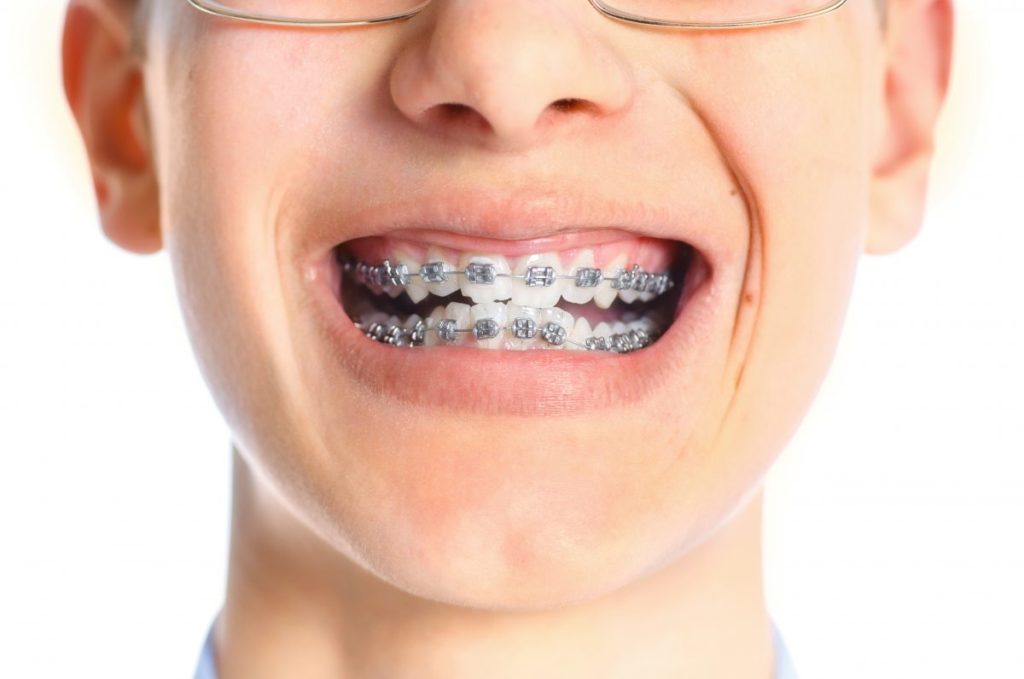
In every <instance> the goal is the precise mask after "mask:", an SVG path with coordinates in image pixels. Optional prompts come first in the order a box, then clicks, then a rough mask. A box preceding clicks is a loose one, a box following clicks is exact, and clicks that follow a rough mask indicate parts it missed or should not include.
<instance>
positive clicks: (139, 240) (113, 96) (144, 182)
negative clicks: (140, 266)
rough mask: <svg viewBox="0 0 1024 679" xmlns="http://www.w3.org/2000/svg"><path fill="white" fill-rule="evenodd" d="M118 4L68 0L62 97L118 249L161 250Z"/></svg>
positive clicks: (135, 62)
mask: <svg viewBox="0 0 1024 679" xmlns="http://www.w3.org/2000/svg"><path fill="white" fill-rule="evenodd" d="M125 5H126V3H120V2H112V1H111V0H71V2H70V3H69V5H68V10H67V15H66V16H65V20H64V40H63V45H62V48H63V68H64V92H65V95H66V96H67V99H68V103H69V104H70V105H71V111H72V113H73V114H74V116H75V120H76V121H77V123H78V127H79V129H80V130H81V133H82V138H83V139H84V141H85V147H86V151H87V153H88V155H89V165H90V168H91V170H92V177H93V184H94V186H95V190H96V198H97V202H98V204H99V211H100V220H101V222H102V224H103V231H104V233H106V235H107V237H108V238H110V240H112V241H113V242H115V243H117V244H118V245H120V246H121V247H123V248H125V249H126V250H130V251H132V252H138V253H150V252H155V251H157V250H159V249H160V248H161V246H162V242H161V234H160V208H159V191H158V188H157V182H156V173H155V170H154V165H153V155H152V153H151V151H150V140H149V133H148V127H147V119H146V111H145V101H144V95H143V88H142V78H143V69H142V66H143V64H142V58H141V56H140V54H139V53H138V51H137V50H136V49H135V46H134V44H133V40H132V35H133V34H132V19H131V16H130V11H129V10H128V9H127V8H126V6H125Z"/></svg>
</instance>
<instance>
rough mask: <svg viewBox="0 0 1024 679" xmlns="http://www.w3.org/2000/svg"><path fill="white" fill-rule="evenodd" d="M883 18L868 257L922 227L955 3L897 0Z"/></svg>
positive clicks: (899, 245) (885, 250)
mask: <svg viewBox="0 0 1024 679" xmlns="http://www.w3.org/2000/svg"><path fill="white" fill-rule="evenodd" d="M888 12H889V16H888V19H887V22H886V23H887V28H886V35H885V43H886V51H887V56H886V67H885V79H886V80H885V88H884V95H883V99H884V100H883V102H882V106H881V109H882V114H881V115H882V117H883V121H882V125H881V127H882V133H881V134H880V140H879V142H878V146H877V149H876V153H875V159H874V168H873V176H872V182H871V224H870V225H869V228H868V233H867V241H866V243H865V250H866V251H867V252H869V253H873V254H882V253H888V252H893V251H895V250H898V249H900V248H902V247H903V246H904V245H906V244H907V243H909V242H910V241H911V240H913V238H914V236H915V235H916V234H917V233H918V231H919V230H920V228H921V223H922V220H923V217H924V208H925V200H926V197H927V187H928V171H929V168H930V166H931V161H932V156H933V151H934V138H935V125H936V123H937V121H938V116H939V113H940V111H941V109H942V103H943V101H944V100H945V95H946V89H947V87H948V84H949V74H950V64H951V60H952V51H953V7H952V0H896V1H894V2H890V3H889V7H888Z"/></svg>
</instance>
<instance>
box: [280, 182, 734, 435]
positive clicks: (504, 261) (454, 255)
mask: <svg viewBox="0 0 1024 679" xmlns="http://www.w3.org/2000/svg"><path fill="white" fill-rule="evenodd" d="M698 208H700V206H699V204H695V203H686V204H684V205H682V206H681V207H675V208H674V209H673V210H668V209H664V208H657V207H655V206H652V205H642V204H637V203H632V204H630V203H626V204H623V203H614V202H610V201H606V200H601V199H596V198H594V197H593V196H589V197H583V196H576V195H575V194H572V193H569V192H560V193H559V194H558V197H557V199H555V200H551V199H545V195H544V194H526V193H520V194H517V195H515V196H505V195H494V192H491V193H489V194H453V195H445V196H437V197H434V198H432V199H431V200H422V199H421V200H416V199H412V198H410V199H408V200H404V201H392V202H384V203H380V204H378V205H374V206H372V207H369V208H366V209H364V210H361V211H358V212H352V213H348V214H344V215H338V216H334V215H329V216H328V217H327V218H325V219H320V220H315V221H316V222H317V226H316V227H315V228H307V229H304V230H303V231H302V239H301V240H300V241H298V243H299V246H300V251H305V252H306V253H308V254H306V255H304V256H303V261H304V262H305V263H303V264H300V270H301V271H304V272H305V273H304V274H303V275H302V277H301V279H298V280H299V282H300V283H301V284H302V288H303V289H304V290H305V295H304V297H305V299H304V301H303V302H301V303H300V305H299V306H298V308H299V309H301V310H303V312H307V311H308V312H310V313H311V314H312V317H313V319H314V326H313V327H315V328H317V335H318V337H319V340H318V341H322V342H324V347H325V349H326V353H325V354H322V355H323V356H325V357H326V358H327V359H328V360H327V361H326V362H324V361H312V360H310V362H309V364H308V370H309V372H308V375H309V376H310V379H315V380H329V382H328V383H329V384H335V385H337V384H347V385H349V387H357V388H358V389H359V390H360V391H361V392H362V393H363V394H364V396H365V397H366V398H386V399H388V400H393V401H397V402H402V403H404V404H407V405H412V406H417V407H424V408H429V409H430V410H432V411H434V410H439V409H440V410H452V411H453V412H458V413H461V414H463V415H467V414H469V413H478V414H482V413H488V414H502V415H511V416H535V415H540V414H546V415H558V414H569V413H580V412H583V411H586V410H592V409H603V408H609V407H611V408H615V407H618V406H621V405H622V404H627V403H632V404H639V403H648V404H650V405H651V407H660V406H659V405H658V404H659V403H660V402H661V397H662V396H663V395H664V394H665V389H666V388H668V387H669V385H679V384H688V385H690V388H689V389H687V390H686V392H685V394H680V393H678V386H675V387H672V388H673V389H675V390H676V391H675V392H674V393H673V396H672V398H673V399H674V406H673V407H677V406H680V405H681V403H683V402H686V404H688V405H687V412H688V414H687V416H686V417H687V418H689V417H691V416H692V417H697V416H698V413H699V412H700V411H701V409H702V407H703V403H704V402H703V400H702V399H704V398H706V397H707V393H709V392H708V391H707V389H711V388H712V387H711V386H710V385H712V384H715V383H716V380H717V379H719V377H720V375H721V372H722V370H724V361H725V360H726V356H727V354H728V351H729V346H730V338H731V333H732V329H733V319H734V313H735V309H736V305H735V303H736V295H737V291H736V289H735V288H736V285H738V283H737V281H741V280H742V268H743V265H744V262H745V259H744V258H743V256H742V254H743V251H742V250H741V247H742V244H743V243H742V240H740V239H739V238H737V236H736V233H737V229H736V228H735V227H734V226H733V225H729V226H719V227H712V226H710V225H709V224H710V223H712V220H711V219H710V217H712V216H713V215H710V214H708V213H707V211H706V210H705V208H700V209H698ZM325 366H331V367H329V368H328V369H327V370H326V371H325ZM335 369H337V372H335ZM698 385H702V386H700V387H698ZM705 386H706V387H707V389H705ZM684 419H686V418H684Z"/></svg>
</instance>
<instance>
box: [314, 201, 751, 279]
mask: <svg viewBox="0 0 1024 679" xmlns="http://www.w3.org/2000/svg"><path fill="white" fill-rule="evenodd" d="M304 221H305V223H306V224H312V225H313V226H312V227H310V228H306V227H305V226H304V227H303V228H304V231H303V233H301V234H299V236H298V252H299V253H300V257H301V261H302V262H303V264H304V266H307V267H308V266H314V265H316V264H317V263H318V262H320V261H321V260H323V259H325V258H327V257H329V255H330V252H331V251H332V250H333V249H334V248H335V247H336V246H337V245H339V244H340V243H342V242H346V241H350V240H354V239H356V238H362V237H366V236H384V235H398V236H401V237H404V238H407V239H412V240H417V239H418V240H430V241H432V242H436V244H438V245H442V246H448V247H451V248H453V249H456V250H462V251H472V252H492V253H508V254H517V253H523V252H544V251H548V250H563V249H569V248H572V247H587V246H591V245H597V244H600V243H604V242H609V241H613V240H617V239H621V238H623V237H631V238H635V237H638V236H640V237H644V236H646V237H650V238H661V239H667V240H677V241H678V240H681V241H685V242H687V243H688V244H690V245H691V246H693V247H694V248H695V249H696V250H697V251H698V252H699V253H700V254H701V256H702V257H704V259H705V260H707V261H708V263H709V264H710V266H711V268H712V270H718V269H719V267H720V266H721V265H724V264H728V263H730V262H732V261H734V260H735V258H736V256H738V254H739V253H737V252H736V251H735V249H734V243H732V242H731V239H730V237H729V234H728V233H727V232H726V231H724V230H722V229H719V228H716V226H715V225H714V224H713V223H708V216H707V214H706V211H704V210H702V209H701V206H700V205H696V204H687V205H674V206H673V208H672V209H671V210H669V209H667V208H660V207H656V206H653V205H651V204H649V203H643V202H638V201H625V200H621V201H617V200H611V199H608V198H596V197H594V196H587V195H584V194H579V193H574V192H569V191H553V190H551V191H545V192H534V191H530V192H526V191H498V190H492V191H489V192H487V193H470V192H447V193H445V194H443V195H438V194H430V193H426V194H421V195H420V196H418V197H417V196H415V195H413V196H409V197H406V198H403V199H401V200H395V201H393V202H386V203H383V204H379V205H376V206H371V207H367V208H364V209H362V210H358V211H355V212H350V213H345V212H344V211H339V210H332V209H330V208H327V209H325V210H324V211H323V212H322V213H320V214H313V215H310V217H309V218H308V219H307V220H304Z"/></svg>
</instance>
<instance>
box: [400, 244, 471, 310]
mask: <svg viewBox="0 0 1024 679" xmlns="http://www.w3.org/2000/svg"><path fill="white" fill-rule="evenodd" d="M438 262H439V263H440V264H441V265H442V266H443V270H444V271H456V270H457V269H456V267H455V263H454V262H452V260H451V257H449V256H448V254H447V253H445V252H444V251H443V250H441V248H438V247H434V246H432V247H431V248H430V249H429V250H427V261H426V262H424V266H429V265H430V264H436V263H438ZM413 278H421V277H420V276H413ZM443 278H445V280H438V281H432V282H427V283H426V286H427V290H429V291H430V294H432V295H437V296H438V297H447V296H448V295H450V294H452V293H453V292H455V291H456V290H458V289H459V276H456V275H454V274H451V273H448V274H443ZM421 280H422V279H421ZM463 306H465V305H463ZM467 308H468V307H467Z"/></svg>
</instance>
